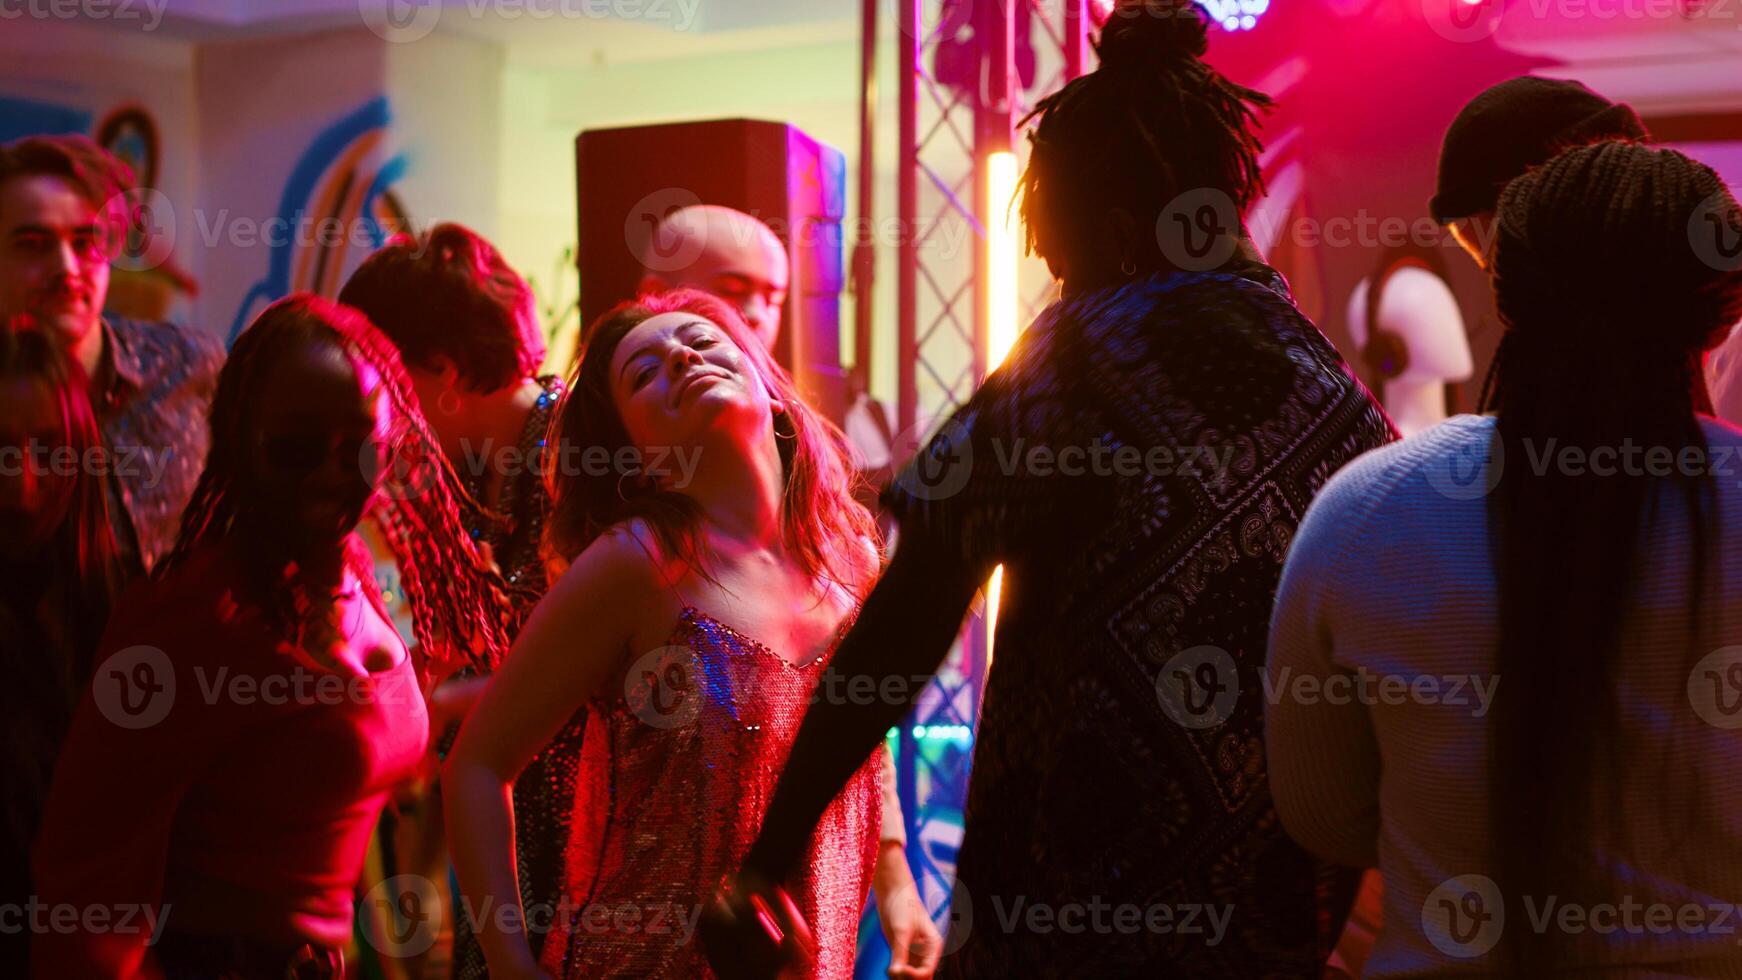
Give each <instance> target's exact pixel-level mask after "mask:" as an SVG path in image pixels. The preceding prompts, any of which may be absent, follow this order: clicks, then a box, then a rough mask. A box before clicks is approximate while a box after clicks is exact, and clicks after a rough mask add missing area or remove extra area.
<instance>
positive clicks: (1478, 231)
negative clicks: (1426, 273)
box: [1428, 75, 1651, 269]
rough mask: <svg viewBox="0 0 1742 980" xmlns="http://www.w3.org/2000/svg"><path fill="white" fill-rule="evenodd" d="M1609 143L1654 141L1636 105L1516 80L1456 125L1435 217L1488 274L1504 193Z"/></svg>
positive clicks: (1563, 82)
mask: <svg viewBox="0 0 1742 980" xmlns="http://www.w3.org/2000/svg"><path fill="white" fill-rule="evenodd" d="M1604 140H1626V141H1629V142H1634V143H1649V142H1651V134H1650V132H1649V131H1647V130H1646V128H1645V123H1644V122H1643V121H1641V120H1640V118H1639V114H1638V113H1637V112H1634V111H1633V108H1632V107H1631V106H1629V105H1627V104H1625V103H1620V102H1611V101H1609V100H1608V99H1605V98H1604V97H1602V96H1601V95H1598V94H1597V93H1595V92H1593V91H1591V90H1590V89H1588V88H1586V87H1585V86H1584V85H1582V84H1580V83H1579V82H1575V81H1573V80H1571V79H1560V78H1538V77H1536V76H1533V75H1523V76H1519V77H1517V78H1509V79H1507V80H1506V81H1504V82H1501V83H1499V84H1498V85H1494V86H1491V87H1490V88H1488V89H1486V90H1484V91H1483V92H1482V93H1481V94H1480V95H1478V96H1476V97H1475V98H1474V99H1471V100H1470V101H1469V103H1468V104H1466V105H1465V106H1464V108H1463V109H1462V110H1460V111H1459V112H1458V115H1457V118H1455V119H1453V120H1452V125H1451V127H1450V128H1448V129H1447V130H1446V138H1445V142H1444V143H1442V144H1441V146H1440V167H1439V186H1438V188H1437V190H1436V193H1435V194H1434V197H1433V200H1432V201H1430V202H1429V203H1428V212H1429V213H1430V214H1432V215H1433V218H1434V220H1435V221H1437V222H1439V223H1440V224H1442V225H1445V226H1447V227H1448V229H1449V230H1450V231H1451V233H1452V237H1453V238H1455V239H1457V241H1458V244H1459V245H1462V246H1463V247H1464V251H1466V252H1469V253H1470V257H1471V258H1473V259H1475V260H1476V263H1477V264H1478V265H1480V266H1482V268H1484V269H1487V268H1488V267H1489V253H1490V252H1491V251H1492V248H1493V244H1494V231H1495V226H1494V209H1495V205H1496V203H1497V202H1498V201H1499V200H1500V192H1501V190H1502V189H1504V188H1505V187H1506V185H1507V184H1508V183H1510V182H1511V181H1512V179H1513V178H1515V177H1519V176H1522V175H1523V174H1524V172H1525V171H1526V170H1529V169H1531V168H1532V167H1538V166H1541V165H1543V164H1545V163H1547V162H1548V161H1549V160H1550V159H1552V158H1553V157H1554V156H1556V155H1557V154H1559V153H1560V152H1561V151H1563V150H1568V149H1572V148H1573V147H1577V146H1584V145H1586V144H1589V143H1600V142H1603V141H1604Z"/></svg>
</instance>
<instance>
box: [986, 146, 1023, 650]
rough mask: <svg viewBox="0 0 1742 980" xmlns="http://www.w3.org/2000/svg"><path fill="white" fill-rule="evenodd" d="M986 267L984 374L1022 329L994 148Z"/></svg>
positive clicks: (994, 599) (1006, 181)
mask: <svg viewBox="0 0 1742 980" xmlns="http://www.w3.org/2000/svg"><path fill="white" fill-rule="evenodd" d="M984 171H985V174H986V207H985V210H984V211H983V212H982V213H984V214H985V215H986V216H987V221H986V268H984V269H982V270H981V273H982V275H981V276H980V281H981V282H982V283H984V284H985V286H984V288H985V290H986V370H987V372H988V373H990V372H992V371H996V370H998V366H999V365H1000V364H1003V363H1004V358H1005V357H1006V356H1007V355H1008V354H1009V353H1010V348H1011V347H1013V346H1015V345H1016V335H1017V334H1018V333H1020V332H1021V330H1022V326H1021V323H1020V322H1019V321H1018V319H1017V316H1018V314H1017V307H1018V303H1017V286H1016V260H1017V245H1016V240H1017V230H1018V229H1017V223H1018V222H1017V215H1018V213H1019V207H1018V205H1017V202H1016V201H1014V200H1013V198H1014V197H1015V195H1016V154H1015V153H1013V152H1011V151H1010V150H998V151H996V152H993V153H990V154H988V155H987V156H986V165H985V168H984ZM1003 586H1004V566H1003V565H999V566H998V567H997V568H994V569H993V570H992V578H991V579H990V580H988V581H987V583H986V667H987V669H988V670H989V669H991V666H992V647H993V642H994V640H995V638H996V637H997V635H998V601H999V599H1000V598H1001V596H1002V594H1003V591H1004V589H1003Z"/></svg>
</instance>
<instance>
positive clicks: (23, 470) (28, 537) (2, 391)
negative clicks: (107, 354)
mask: <svg viewBox="0 0 1742 980" xmlns="http://www.w3.org/2000/svg"><path fill="white" fill-rule="evenodd" d="M70 455H71V450H70V449H69V447H68V446H67V440H66V427H65V424H64V420H63V419H62V418H61V408H60V401H59V399H57V398H56V397H55V391H54V387H53V386H52V385H50V384H49V383H48V382H46V381H44V380H42V379H40V378H29V377H17V378H0V552H4V553H5V554H9V555H23V554H28V553H29V552H31V551H34V550H35V549H36V548H37V547H39V546H40V545H41V544H42V543H43V542H45V541H47V540H48V539H49V538H51V537H53V536H54V532H55V530H56V529H57V528H59V527H60V524H61V522H62V521H64V520H66V515H67V509H68V507H69V504H70V501H71V499H72V485H73V481H74V480H75V479H76V476H75V474H76V473H77V469H76V468H77V467H78V466H81V465H83V464H84V463H85V462H86V461H85V460H81V459H76V458H69V457H70Z"/></svg>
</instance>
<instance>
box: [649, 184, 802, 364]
mask: <svg viewBox="0 0 1742 980" xmlns="http://www.w3.org/2000/svg"><path fill="white" fill-rule="evenodd" d="M640 259H641V269H642V275H641V292H644V293H648V292H658V291H660V290H664V289H675V288H677V287H679V286H688V287H690V288H691V289H700V290H702V291H703V292H708V293H713V294H714V295H715V296H718V297H720V298H721V299H723V300H725V301H726V302H728V303H731V304H732V305H733V306H734V307H737V309H738V312H739V313H741V314H743V315H744V322H745V323H748V324H749V325H750V329H751V330H753V331H755V332H756V336H757V339H759V340H761V341H762V344H763V346H764V347H767V348H768V349H769V350H771V351H772V350H773V349H774V342H775V341H776V340H777V339H779V337H780V308H781V307H782V306H784V305H785V304H786V290H787V286H788V284H789V281H790V279H789V276H790V273H789V267H788V263H787V259H786V246H785V245H784V244H782V243H781V241H780V239H779V238H778V237H776V236H775V234H774V232H773V231H771V230H769V227H768V226H767V225H765V224H763V223H762V222H760V221H758V220H756V219H755V218H753V217H751V216H750V215H748V214H745V213H744V212H742V211H734V210H732V209H731V208H726V207H720V206H719V205H717V204H698V205H695V206H693V207H687V208H682V209H680V210H677V211H673V212H672V213H671V214H669V215H667V216H666V218H665V220H664V221H662V222H660V224H659V228H658V229H657V230H656V231H655V232H654V233H653V235H652V237H651V239H650V240H649V241H648V243H647V247H646V248H645V249H643V251H642V253H641V256H640Z"/></svg>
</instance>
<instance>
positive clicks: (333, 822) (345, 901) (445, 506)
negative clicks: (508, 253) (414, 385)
mask: <svg viewBox="0 0 1742 980" xmlns="http://www.w3.org/2000/svg"><path fill="white" fill-rule="evenodd" d="M416 406H417V402H416V399H415V396H414V395H413V393H412V389H411V387H410V382H409V381H408V380H407V378H406V375H405V369H404V368H403V366H401V364H400V361H399V358H398V355H397V354H396V353H395V352H394V350H393V347H392V346H391V345H390V344H389V343H388V342H387V341H386V340H385V339H384V338H382V337H381V335H380V334H379V333H377V332H376V331H375V329H374V328H373V327H371V326H370V325H369V323H368V321H367V320H365V319H364V318H363V317H362V316H361V315H360V314H358V313H357V312H356V311H354V310H351V309H349V308H347V307H342V306H338V305H335V304H332V303H330V302H327V301H325V300H322V299H319V298H317V297H314V296H310V295H306V294H301V295H295V296H291V297H289V298H286V299H284V300H282V301H280V302H278V303H275V304H273V305H272V306H271V307H269V308H268V309H267V310H266V311H265V312H263V313H262V314H261V315H260V317H259V319H257V320H256V321H255V323H254V325H253V326H252V327H251V328H250V329H249V330H247V331H246V332H244V333H243V334H242V336H241V337H240V338H239V339H238V340H237V342H236V346H235V348H234V350H233V351H232V352H231V355H230V358H229V361H228V362H227V363H226V365H225V367H224V369H223V371H222V373H221V374H220V375H219V378H218V385H217V392H216V395H215V398H214V401H213V404H212V418H211V421H212V431H211V436H212V439H211V453H210V455H209V456H208V458H207V460H206V465H205V470H204V472H202V473H201V474H200V479H199V482H198V484H197V485H196V487H195V489H194V493H193V499H192V501H191V502H190V503H189V505H188V509H187V512H186V514H185V515H184V518H183V524H182V531H181V537H180V540H179V541H178V542H177V545H176V548H175V550H174V551H173V552H171V554H170V556H169V557H168V558H167V559H166V561H165V563H164V567H163V568H162V569H161V570H160V572H159V574H158V575H157V577H156V578H155V579H153V580H152V581H149V582H146V583H143V584H142V585H140V586H139V587H137V588H136V589H134V590H133V591H131V592H129V593H127V594H126V595H125V596H124V597H123V599H122V602H121V603H120V605H119V607H118V608H117V610H116V612H115V615H114V618H113V620H112V621H111V624H110V627H109V630H108V633H107V634H106V636H105V638H104V640H103V642H102V643H101V644H100V645H99V657H102V658H106V659H102V660H101V661H100V662H99V664H98V667H97V670H96V676H95V678H94V679H93V681H92V684H91V687H90V691H89V693H88V694H87V695H86V697H85V699H84V701H83V703H82V704H81V705H80V707H79V709H78V713H77V716H76V718H75V720H74V722H73V725H72V730H71V733H70V735H69V736H68V738H67V743H66V748H65V750H64V751H63V752H62V754H61V757H60V760H59V764H58V767H57V769H56V772H55V776H54V781H53V784H52V786H51V788H50V790H49V796H48V801H47V804H46V805H45V808H44V814H43V828H44V829H43V832H42V834H41V835H40V837H39V838H38V840H37V844H36V850H35V856H34V865H33V867H34V871H35V875H36V880H37V881H38V882H39V883H40V893H41V895H40V897H41V900H42V901H43V902H44V903H45V904H46V905H47V906H48V907H49V908H57V907H61V906H69V907H77V908H83V909H92V908H101V909H108V910H124V909H135V910H145V911H146V917H145V919H144V920H143V927H141V925H140V923H137V922H136V923H135V924H134V928H120V927H115V928H99V927H87V929H86V930H83V931H80V930H74V931H54V930H50V931H46V932H42V933H39V934H38V935H37V937H36V948H35V950H34V953H33V960H34V963H33V968H34V970H35V971H36V975H37V976H38V977H42V978H49V977H55V978H59V977H71V976H109V977H121V976H126V977H132V976H137V975H146V976H158V975H163V976H167V977H171V978H176V977H215V976H226V977H228V976H237V977H244V978H255V977H283V976H286V975H294V976H298V977H342V976H343V975H344V966H343V956H342V954H341V953H340V948H341V947H342V946H343V944H344V943H345V942H346V940H347V939H348V938H349V937H350V933H351V921H352V904H353V896H352V887H353V884H354V883H355V882H356V881H357V878H358V874H359V871H360V870H361V865H362V861H363V854H364V849H365V847H366V846H367V841H368V837H369V833H370V829H371V828H372V827H373V826H374V824H375V820H376V818H377V816H378V815H379V814H380V811H381V807H382V805H383V803H384V802H385V800H386V797H387V794H388V792H389V790H390V789H392V788H393V786H394V785H395V784H396V783H398V782H399V781H401V780H402V779H404V778H405V777H406V776H408V775H409V774H410V773H411V772H412V770H413V769H414V768H415V767H416V766H417V765H418V764H419V763H420V762H421V760H422V759H423V753H424V748H425V745H426V741H427V738H428V734H429V733H428V727H429V721H428V717H427V714H426V711H425V707H424V701H423V695H422V687H423V684H422V683H421V681H422V680H423V679H424V677H420V675H424V676H430V675H439V674H441V673H443V672H445V671H448V670H451V669H453V668H454V667H457V666H459V665H460V664H461V663H465V662H475V663H480V664H484V665H488V664H491V663H493V662H494V660H495V659H496V657H497V656H498V655H499V654H500V653H501V652H502V651H503V650H504V649H505V648H506V645H507V640H508V633H509V627H510V624H511V622H512V613H511V612H510V609H511V604H510V603H509V602H508V601H507V599H506V597H505V596H504V595H503V594H502V585H501V582H500V579H499V578H498V577H497V576H496V575H495V574H494V573H493V572H492V571H490V570H489V569H488V567H487V566H486V565H485V564H484V563H483V561H482V560H481V559H480V557H479V555H478V554H477V552H476V550H475V549H474V548H473V547H472V545H471V542H470V539H469V537H468V536H467V535H466V533H465V529H464V527H463V525H462V523H461V521H460V517H459V511H458V510H457V508H456V506H455V499H456V494H457V493H458V492H459V491H458V489H457V487H458V482H457V480H456V478H455V476H454V474H453V471H452V469H451V468H449V467H447V466H446V465H445V464H444V463H443V461H442V456H441V452H440V450H439V448H438V447H437V444H436V442H435V439H434V436H433V435H432V434H431V433H430V431H429V429H428V427H427V426H426V425H425V424H424V422H423V420H422V418H421V416H419V415H418V413H417V407H416ZM407 463H409V466H407V465H405V464H407ZM389 473H391V474H396V475H399V476H400V477H401V479H397V480H387V479H385V475H386V474H389ZM405 477H409V479H405ZM389 496H390V497H392V498H394V499H393V500H392V503H391V506H385V507H379V508H378V509H379V510H381V511H384V512H385V513H384V514H383V516H384V521H383V523H384V525H385V527H386V530H387V535H386V536H387V537H388V539H389V541H390V543H391V546H392V547H393V548H394V550H395V552H396V555H397V557H398V559H399V564H400V567H401V569H402V570H403V572H404V588H405V591H406V593H407V595H408V596H409V597H410V602H411V606H412V615H413V621H414V625H415V632H416V636H417V641H418V645H417V650H418V653H419V656H417V657H416V658H414V657H413V655H412V652H411V651H408V650H407V649H406V646H405V644H404V643H403V642H402V641H401V640H400V639H399V636H398V634H397V632H396V631H395V630H394V628H393V626H392V624H391V623H390V622H389V620H388V617H387V614H386V610H385V607H384V605H383V604H382V601H381V596H380V594H379V592H378V590H377V588H376V586H375V584H374V581H373V578H372V576H371V574H370V562H369V557H368V554H367V551H366V549H365V548H364V547H363V546H362V544H361V542H360V541H359V539H358V538H357V536H356V534H355V530H356V527H357V523H358V521H360V520H361V519H362V517H363V515H364V513H365V512H366V511H368V510H370V509H371V508H373V507H377V505H379V504H381V503H382V502H383V499H384V498H385V497H389ZM171 912H173V916H174V918H173V920H170V919H168V915H169V914H170V913H171ZM117 914H119V913H117ZM86 921H87V922H88V921H89V920H86ZM103 925H104V926H108V925H111V923H108V922H105V923H104V924H103ZM166 925H167V926H168V929H167V931H164V929H163V927H164V926H166Z"/></svg>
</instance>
